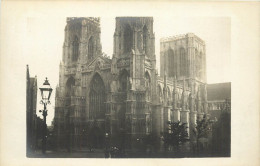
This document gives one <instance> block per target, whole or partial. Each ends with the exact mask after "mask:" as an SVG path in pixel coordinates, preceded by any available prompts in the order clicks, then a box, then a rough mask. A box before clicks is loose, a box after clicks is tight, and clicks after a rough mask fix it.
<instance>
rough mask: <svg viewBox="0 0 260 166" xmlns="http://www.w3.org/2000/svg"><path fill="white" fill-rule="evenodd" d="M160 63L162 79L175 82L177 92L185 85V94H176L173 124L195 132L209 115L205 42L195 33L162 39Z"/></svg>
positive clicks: (174, 95) (174, 93)
mask: <svg viewBox="0 0 260 166" xmlns="http://www.w3.org/2000/svg"><path fill="white" fill-rule="evenodd" d="M160 60H161V61H160V62H161V63H160V64H161V70H160V72H161V75H165V76H166V77H167V78H169V79H171V78H175V79H174V89H176V85H178V84H180V85H181V84H182V90H183V91H186V92H183V91H182V92H180V91H179V90H174V92H173V97H174V100H173V109H172V111H173V115H174V121H181V122H185V123H187V124H188V126H189V128H190V130H192V129H193V128H194V127H195V124H196V119H197V118H198V119H202V118H203V116H204V115H208V112H207V90H206V86H207V82H206V48H205V42H204V41H203V40H201V39H200V38H199V37H198V36H196V35H194V34H193V33H188V34H185V35H178V36H173V37H167V38H162V39H161V41H160ZM178 96H179V98H178ZM180 96H181V97H180ZM180 100H181V101H180ZM190 133H191V134H192V132H191V131H190Z"/></svg>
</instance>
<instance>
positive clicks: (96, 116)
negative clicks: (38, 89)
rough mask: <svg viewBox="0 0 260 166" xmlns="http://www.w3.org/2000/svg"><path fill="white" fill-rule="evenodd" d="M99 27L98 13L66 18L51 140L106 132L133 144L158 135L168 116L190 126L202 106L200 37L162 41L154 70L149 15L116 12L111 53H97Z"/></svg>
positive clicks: (94, 142) (97, 137)
mask: <svg viewBox="0 0 260 166" xmlns="http://www.w3.org/2000/svg"><path fill="white" fill-rule="evenodd" d="M100 33H101V32H100V19H99V18H93V17H87V18H67V25H66V27H65V39H64V45H63V56H62V61H61V63H60V73H59V85H58V86H57V88H56V103H55V117H54V132H55V137H56V141H57V147H58V148H64V147H66V148H68V150H71V149H77V148H80V147H83V146H92V147H95V148H104V146H105V143H106V141H107V140H109V143H110V146H117V147H121V148H134V147H136V146H139V144H140V140H141V139H143V138H144V137H145V136H146V135H149V134H151V133H155V134H157V135H158V136H161V134H162V133H163V132H165V131H167V122H168V121H181V122H184V123H187V124H188V126H189V125H190V124H192V125H193V124H195V123H196V117H197V116H198V115H200V114H201V115H203V113H205V112H206V104H207V103H206V96H205V94H206V93H205V87H204V86H205V85H206V84H205V79H206V78H205V45H204V43H203V42H202V41H201V40H199V39H198V38H197V37H196V36H195V35H193V36H192V35H191V36H190V35H187V37H186V36H185V38H184V39H182V40H183V41H182V40H181V43H179V41H176V42H175V38H174V40H173V39H167V40H166V39H163V40H162V41H161V76H159V75H158V74H157V72H156V67H155V66H156V56H155V36H154V32H153V18H152V17H117V18H116V25H115V33H114V45H113V49H114V52H113V56H112V59H110V58H108V57H107V56H106V55H103V54H102V47H101V43H100ZM195 41H196V42H195ZM171 43H173V44H171ZM174 43H177V44H174ZM184 43H185V44H184ZM173 46H174V47H173ZM182 47H184V49H185V52H183V51H177V50H179V48H182ZM169 50H170V51H169ZM196 50H197V51H198V53H199V54H198V53H197V52H196ZM171 51H172V52H173V54H172V52H171ZM175 54H176V55H177V54H178V56H177V57H179V59H180V57H183V58H184V56H183V55H185V58H186V59H188V60H185V65H184V62H183V60H178V61H176V60H175V59H171V58H175V56H172V55H175ZM181 55H182V56H181ZM197 57H199V58H200V59H196V58H197ZM167 58H168V59H167ZM197 60H198V61H199V62H201V61H202V63H199V64H197ZM176 66H177V67H176ZM193 71H195V72H193Z"/></svg>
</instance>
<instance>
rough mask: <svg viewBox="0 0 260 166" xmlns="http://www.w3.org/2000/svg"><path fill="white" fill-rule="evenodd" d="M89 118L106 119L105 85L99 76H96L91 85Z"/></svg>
mask: <svg viewBox="0 0 260 166" xmlns="http://www.w3.org/2000/svg"><path fill="white" fill-rule="evenodd" d="M89 117H90V119H104V118H105V85H104V82H103V80H102V79H101V77H100V75H99V74H95V75H94V77H93V79H92V81H91V83H90V93H89Z"/></svg>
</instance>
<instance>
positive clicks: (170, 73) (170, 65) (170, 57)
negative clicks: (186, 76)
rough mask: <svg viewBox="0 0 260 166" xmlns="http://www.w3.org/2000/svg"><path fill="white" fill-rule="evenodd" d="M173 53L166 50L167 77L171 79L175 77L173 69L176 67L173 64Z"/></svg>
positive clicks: (170, 50)
mask: <svg viewBox="0 0 260 166" xmlns="http://www.w3.org/2000/svg"><path fill="white" fill-rule="evenodd" d="M174 56H175V55H174V52H173V50H172V49H169V50H168V76H169V77H173V76H174V75H175V69H176V66H175V65H174V63H175V57H174Z"/></svg>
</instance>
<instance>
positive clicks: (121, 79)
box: [119, 70, 129, 92]
mask: <svg viewBox="0 0 260 166" xmlns="http://www.w3.org/2000/svg"><path fill="white" fill-rule="evenodd" d="M128 79H129V74H128V72H127V71H126V70H123V71H122V72H121V74H120V77H119V82H120V88H119V91H121V92H126V91H127V82H128Z"/></svg>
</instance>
